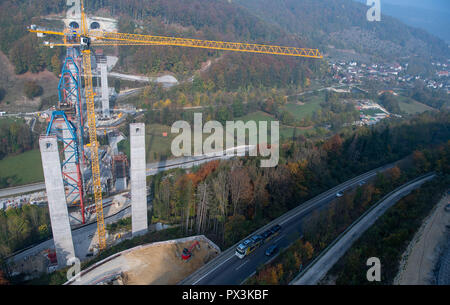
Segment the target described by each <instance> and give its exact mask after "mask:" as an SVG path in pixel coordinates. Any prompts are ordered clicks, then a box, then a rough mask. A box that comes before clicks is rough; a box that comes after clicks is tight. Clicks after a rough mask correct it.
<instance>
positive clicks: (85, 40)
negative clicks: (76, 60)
mask: <svg viewBox="0 0 450 305" xmlns="http://www.w3.org/2000/svg"><path fill="white" fill-rule="evenodd" d="M80 45H81V49H82V50H88V49H89V47H90V45H91V39H90V38H89V37H84V36H81V38H80Z"/></svg>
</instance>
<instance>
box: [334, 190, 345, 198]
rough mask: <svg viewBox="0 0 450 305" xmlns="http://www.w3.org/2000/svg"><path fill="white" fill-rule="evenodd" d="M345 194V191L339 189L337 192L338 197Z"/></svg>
mask: <svg viewBox="0 0 450 305" xmlns="http://www.w3.org/2000/svg"><path fill="white" fill-rule="evenodd" d="M342 196H344V192H343V191H339V192H337V193H336V197H342Z"/></svg>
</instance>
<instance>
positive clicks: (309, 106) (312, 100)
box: [284, 94, 325, 121]
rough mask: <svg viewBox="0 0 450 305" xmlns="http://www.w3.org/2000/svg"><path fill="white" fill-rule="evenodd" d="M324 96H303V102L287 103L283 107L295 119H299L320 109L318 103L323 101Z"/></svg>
mask: <svg viewBox="0 0 450 305" xmlns="http://www.w3.org/2000/svg"><path fill="white" fill-rule="evenodd" d="M324 101H325V98H324V97H323V95H322V94H317V95H315V96H312V97H309V98H305V99H304V104H303V105H300V104H295V103H288V104H286V106H284V109H285V110H287V111H288V112H290V113H291V114H292V115H293V116H294V118H295V119H296V120H297V121H300V120H302V119H304V118H306V117H307V116H311V115H312V114H313V113H314V112H315V111H317V110H319V109H320V103H322V102H324Z"/></svg>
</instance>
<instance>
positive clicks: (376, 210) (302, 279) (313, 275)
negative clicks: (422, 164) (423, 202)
mask: <svg viewBox="0 0 450 305" xmlns="http://www.w3.org/2000/svg"><path fill="white" fill-rule="evenodd" d="M434 177H435V175H434V174H433V175H428V176H426V177H422V178H421V179H418V180H417V179H416V180H415V181H414V180H413V182H409V183H406V184H404V185H402V186H401V187H399V188H397V189H396V190H394V191H393V192H391V193H389V194H388V195H387V196H385V197H384V198H383V199H382V200H381V201H380V202H379V203H378V204H377V205H375V206H374V207H373V208H371V209H370V210H368V211H367V212H366V213H364V214H363V215H362V216H361V217H360V218H359V219H357V220H356V221H355V222H354V223H353V224H352V225H351V226H349V227H348V228H347V230H345V231H344V232H343V233H342V234H341V235H340V236H338V238H336V239H335V241H334V242H333V243H332V244H331V245H330V246H328V247H327V248H326V249H325V250H324V251H322V253H321V254H320V255H319V257H317V258H316V259H315V260H314V261H313V262H312V263H311V264H310V265H309V266H308V267H307V268H306V269H305V270H304V271H303V272H302V273H301V274H300V275H299V276H297V277H296V278H295V279H294V280H293V281H292V282H291V285H316V284H317V283H318V282H319V281H320V280H321V279H322V278H323V277H324V276H325V275H326V274H327V272H328V271H329V270H330V269H331V267H333V265H334V264H335V263H336V262H337V261H338V260H339V259H340V258H341V257H342V256H343V255H344V254H345V252H347V250H348V249H349V248H350V247H351V246H352V245H353V243H354V242H356V241H357V240H358V238H359V237H361V235H362V234H363V233H364V232H365V231H366V230H367V229H369V228H370V227H371V226H372V225H373V224H374V223H375V221H376V220H377V219H378V218H379V217H380V216H382V215H383V214H384V213H385V212H386V211H387V210H388V209H389V208H390V207H392V206H393V205H394V204H395V203H396V202H398V201H399V200H400V199H401V198H403V197H405V196H406V195H407V194H409V193H410V192H411V191H412V190H414V189H416V188H418V187H420V185H422V184H423V183H425V182H426V181H429V180H431V179H433V178H434Z"/></svg>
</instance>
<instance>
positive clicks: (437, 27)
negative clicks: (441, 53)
mask: <svg viewBox="0 0 450 305" xmlns="http://www.w3.org/2000/svg"><path fill="white" fill-rule="evenodd" d="M357 1H359V2H361V3H366V1H365V0H357ZM382 10H383V13H384V14H386V15H389V16H392V17H395V18H398V19H399V20H401V21H402V22H404V23H406V24H407V25H410V26H413V27H417V28H421V29H424V30H426V31H428V32H429V33H432V34H433V35H436V36H438V37H439V38H441V39H443V40H444V41H446V42H447V43H450V32H449V31H448V29H449V28H450V2H449V1H447V0H428V1H423V0H384V1H383V2H382Z"/></svg>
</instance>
